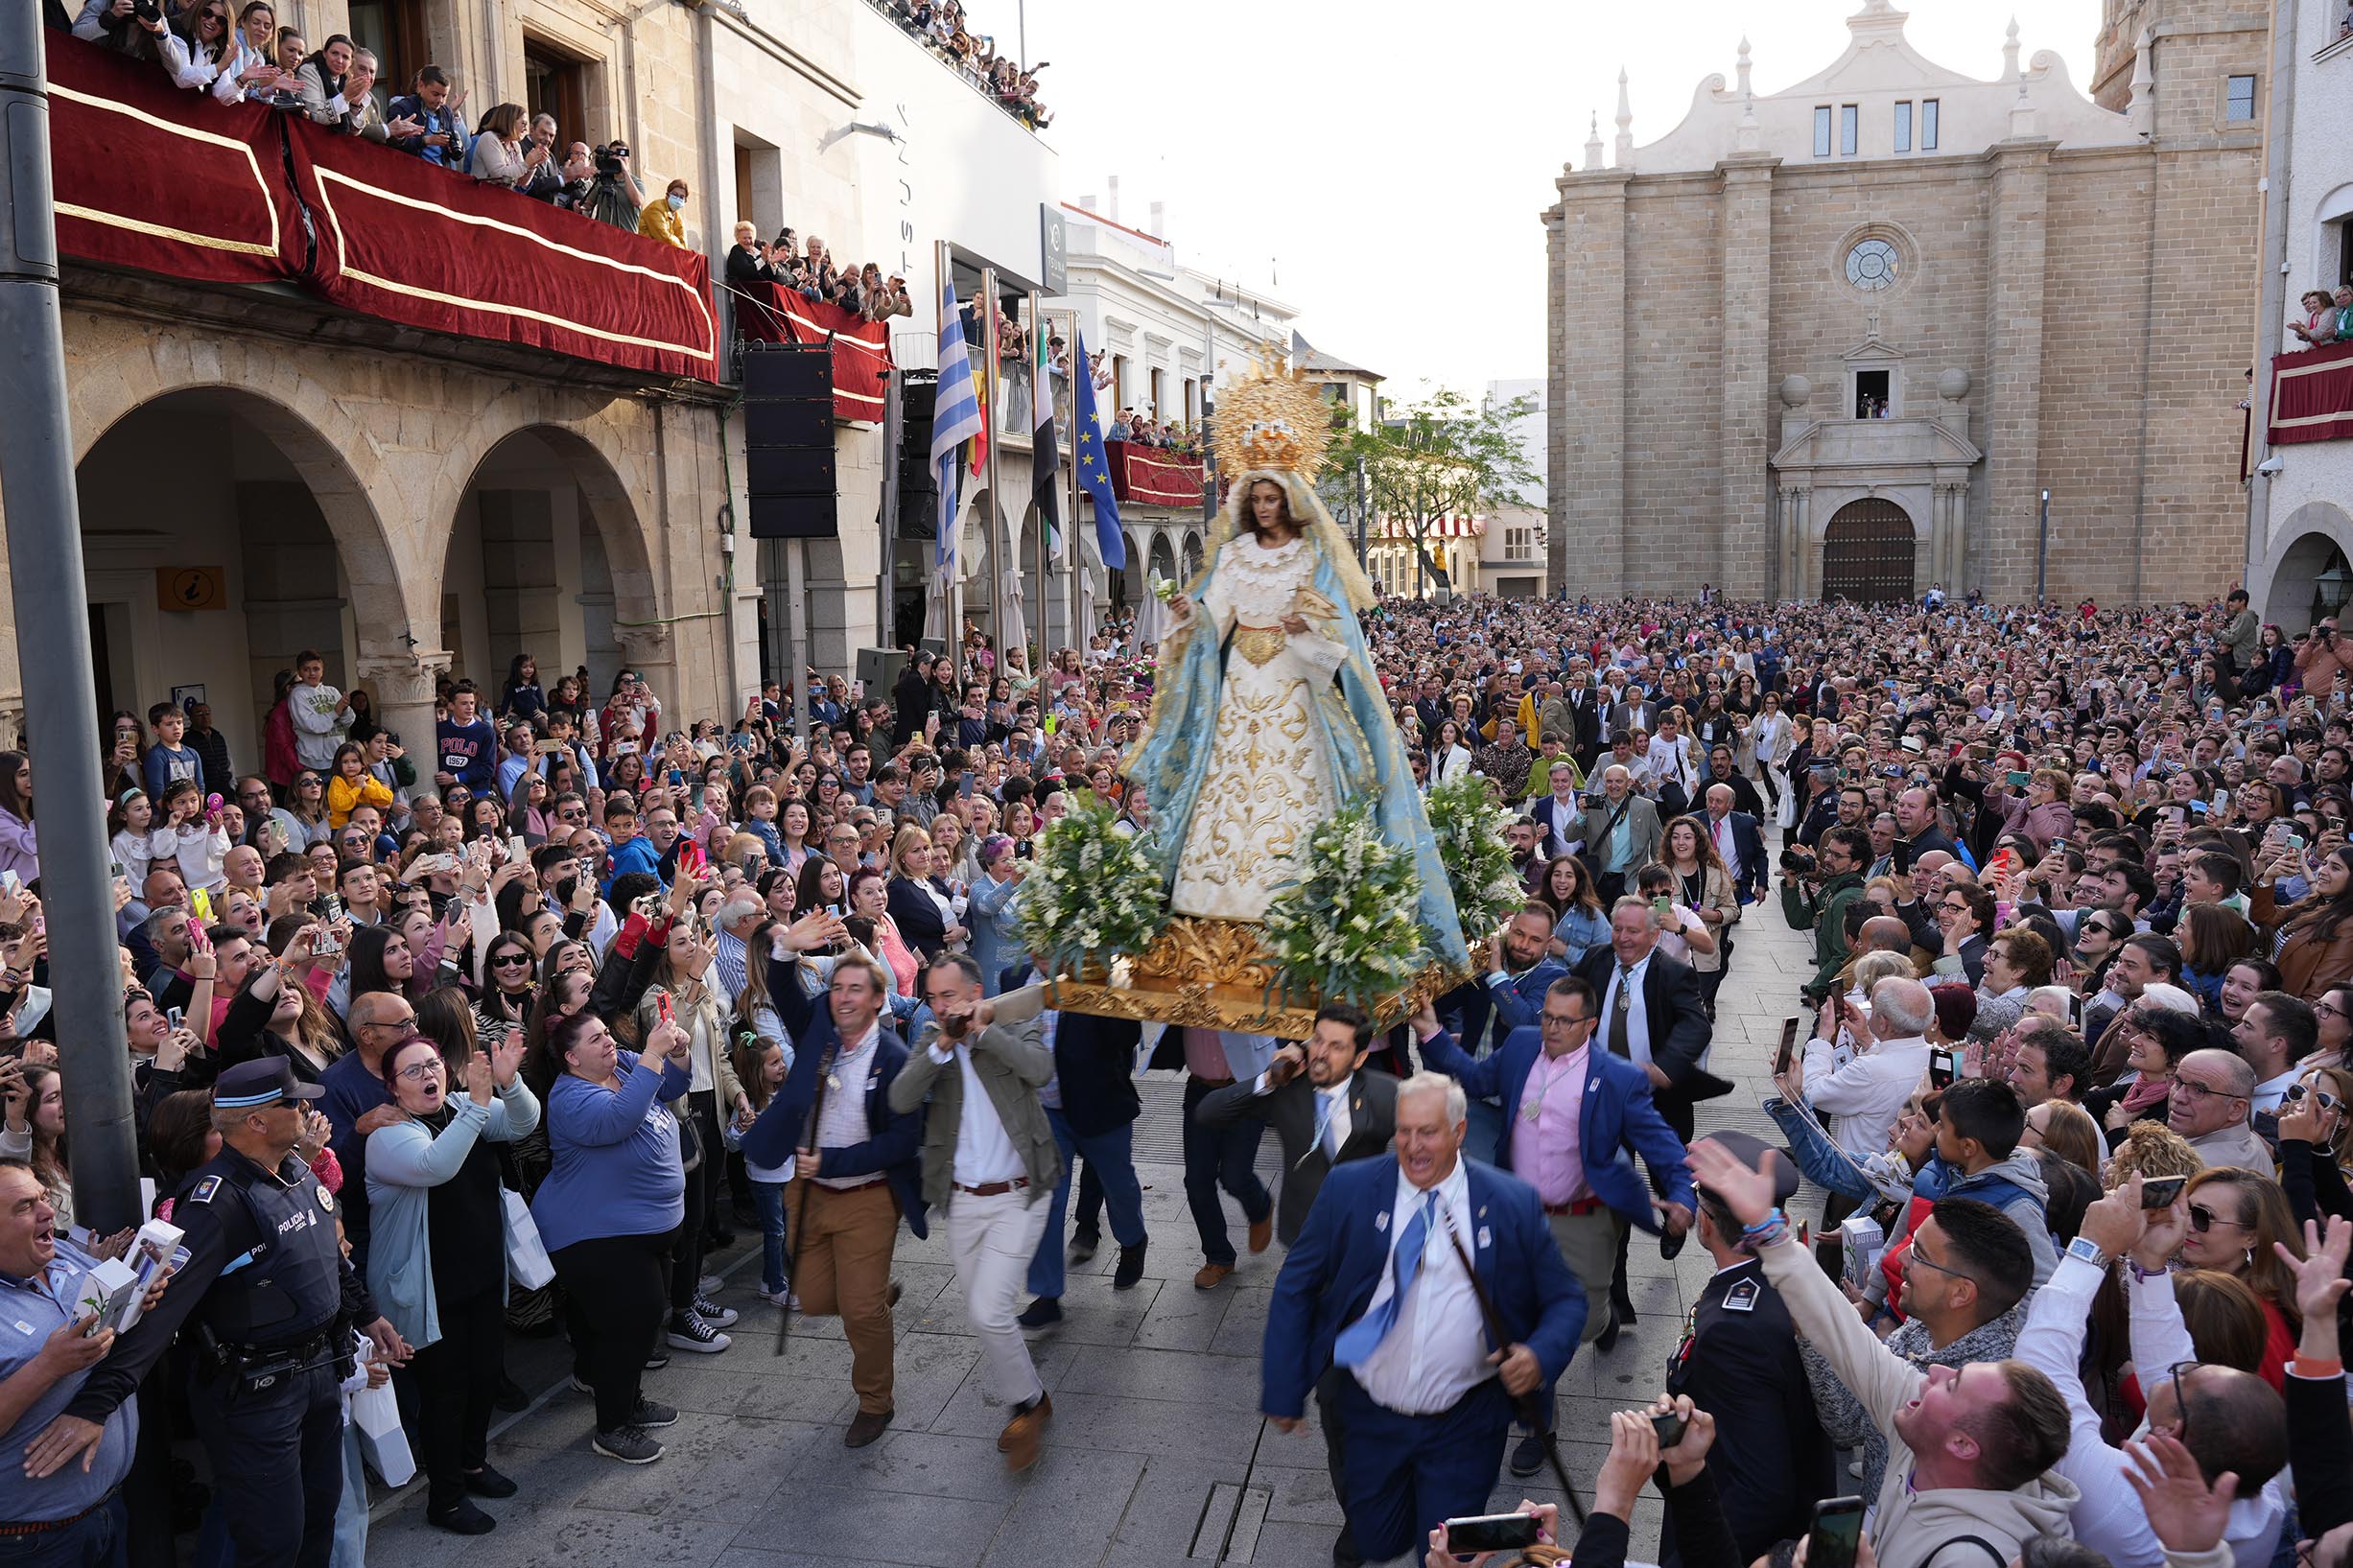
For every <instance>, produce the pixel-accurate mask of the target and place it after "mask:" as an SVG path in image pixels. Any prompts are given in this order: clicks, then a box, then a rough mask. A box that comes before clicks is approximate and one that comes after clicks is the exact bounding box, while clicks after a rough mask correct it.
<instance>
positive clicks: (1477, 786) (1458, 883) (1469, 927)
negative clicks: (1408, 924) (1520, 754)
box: [1426, 774, 1527, 947]
mask: <svg viewBox="0 0 2353 1568" xmlns="http://www.w3.org/2000/svg"><path fill="white" fill-rule="evenodd" d="M1426 804H1427V808H1428V812H1429V823H1430V836H1431V837H1432V838H1434V839H1435V840H1436V841H1437V844H1438V859H1439V863H1440V864H1442V865H1444V866H1445V867H1446V868H1447V887H1448V888H1449V889H1450V890H1451V891H1452V892H1453V894H1454V911H1455V913H1456V914H1457V915H1458V916H1460V917H1461V920H1462V927H1463V942H1464V944H1465V945H1466V946H1471V947H1475V946H1477V945H1478V944H1479V943H1481V942H1484V941H1486V940H1488V939H1489V938H1490V937H1493V936H1494V934H1495V930H1496V928H1497V927H1498V926H1500V925H1501V924H1503V923H1504V922H1505V921H1507V920H1509V919H1511V917H1512V916H1513V914H1514V913H1515V912H1517V911H1518V908H1519V906H1520V905H1521V904H1522V903H1524V902H1526V901H1527V894H1526V892H1525V890H1524V889H1522V888H1521V886H1520V883H1519V878H1518V874H1516V873H1515V872H1514V871H1513V870H1512V846H1511V843H1510V841H1509V840H1508V839H1506V838H1505V837H1504V836H1503V835H1504V830H1505V829H1506V828H1508V827H1510V826H1511V822H1512V813H1511V812H1509V811H1507V810H1505V809H1503V808H1502V807H1499V806H1497V805H1495V803H1494V797H1493V796H1492V795H1491V794H1490V793H1489V791H1488V787H1487V781H1486V780H1485V779H1482V778H1479V777H1477V776H1476V775H1468V774H1467V775H1465V776H1464V777H1462V778H1460V779H1456V780H1454V781H1453V782H1452V783H1451V784H1439V785H1437V786H1435V787H1434V788H1432V789H1431V790H1430V792H1429V796H1428V800H1427V803H1426Z"/></svg>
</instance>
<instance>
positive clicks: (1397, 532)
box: [1325, 386, 1543, 580]
mask: <svg viewBox="0 0 2353 1568" xmlns="http://www.w3.org/2000/svg"><path fill="white" fill-rule="evenodd" d="M1535 411H1536V400H1535V399H1534V398H1528V397H1516V398H1513V399H1511V400H1509V401H1508V402H1502V403H1492V402H1483V401H1473V400H1472V399H1471V398H1468V397H1465V396H1464V395H1463V394H1462V393H1460V392H1457V391H1454V390H1453V389H1451V388H1450V387H1444V386H1441V387H1438V388H1437V389H1435V390H1433V391H1431V392H1429V393H1428V394H1427V395H1426V396H1424V397H1423V398H1422V399H1421V400H1420V401H1418V402H1413V403H1395V404H1384V405H1383V406H1382V410H1381V417H1380V419H1379V421H1378V422H1377V423H1376V424H1373V425H1370V426H1365V427H1361V428H1358V427H1355V426H1354V425H1353V423H1352V422H1350V421H1349V420H1348V415H1347V410H1341V420H1342V423H1343V424H1344V425H1345V426H1346V427H1347V428H1345V429H1344V430H1343V431H1342V433H1341V434H1340V436H1339V438H1338V439H1337V440H1335V441H1334V442H1333V443H1332V449H1331V454H1330V458H1329V462H1328V463H1327V465H1326V468H1325V473H1326V475H1327V476H1329V477H1330V479H1331V480H1332V481H1333V482H1346V483H1348V484H1349V485H1350V487H1351V489H1352V490H1353V478H1351V476H1353V473H1354V470H1355V467H1356V464H1357V463H1358V462H1360V461H1361V462H1362V463H1363V464H1364V474H1365V489H1366V495H1367V498H1368V499H1369V500H1370V501H1371V503H1372V509H1373V514H1374V516H1375V517H1376V518H1377V519H1378V520H1379V522H1380V526H1381V527H1382V528H1383V530H1384V533H1383V537H1391V538H1394V537H1399V536H1402V537H1404V538H1405V539H1406V540H1408V541H1409V542H1410V543H1411V544H1412V545H1413V547H1414V549H1415V550H1417V551H1418V552H1420V554H1421V556H1422V559H1423V563H1424V566H1425V567H1427V568H1428V570H1429V571H1430V573H1432V575H1433V576H1434V577H1436V578H1438V579H1439V580H1444V573H1441V572H1440V571H1439V568H1438V563H1437V562H1436V561H1435V560H1434V559H1432V558H1431V555H1430V550H1429V541H1430V540H1431V539H1432V538H1433V537H1434V536H1435V535H1436V532H1437V530H1438V527H1439V526H1440V525H1441V524H1442V523H1443V522H1444V521H1445V520H1446V519H1447V518H1451V517H1473V516H1478V515H1482V514H1484V515H1487V516H1491V517H1492V516H1493V515H1494V513H1495V512H1497V511H1499V510H1501V509H1502V508H1504V507H1507V506H1524V505H1527V504H1528V500H1527V491H1528V487H1529V486H1531V485H1533V484H1536V483H1538V482H1539V481H1540V480H1541V479H1542V478H1543V476H1542V475H1541V474H1539V473H1538V472H1537V471H1536V469H1535V468H1534V466H1532V465H1531V464H1530V463H1529V461H1528V458H1527V455H1526V453H1525V452H1523V451H1522V450H1521V448H1520V445H1519V434H1518V423H1519V421H1521V420H1523V419H1525V418H1527V417H1528V416H1529V415H1530V414H1532V413H1534V412H1535Z"/></svg>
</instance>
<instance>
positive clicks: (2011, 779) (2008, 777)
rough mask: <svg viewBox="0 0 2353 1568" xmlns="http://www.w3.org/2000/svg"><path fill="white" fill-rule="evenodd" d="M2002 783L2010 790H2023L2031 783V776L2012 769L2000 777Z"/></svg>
mask: <svg viewBox="0 0 2353 1568" xmlns="http://www.w3.org/2000/svg"><path fill="white" fill-rule="evenodd" d="M2002 782H2003V783H2004V784H2008V785H2009V786H2010V787H2011V788H2012V789H2024V788H2025V787H2026V786H2027V785H2028V784H2030V783H2032V782H2033V776H2032V775H2030V774H2025V773H2020V772H2019V771H2018V770H2017V769H2016V768H2012V769H2011V770H2010V771H2009V772H2008V773H2005V774H2003V775H2002Z"/></svg>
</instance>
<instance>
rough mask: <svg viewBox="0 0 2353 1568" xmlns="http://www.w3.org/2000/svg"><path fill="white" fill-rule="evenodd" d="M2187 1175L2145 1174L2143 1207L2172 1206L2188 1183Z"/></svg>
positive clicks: (2142, 1183) (2142, 1190)
mask: <svg viewBox="0 0 2353 1568" xmlns="http://www.w3.org/2000/svg"><path fill="white" fill-rule="evenodd" d="M2189 1180H2190V1179H2189V1178H2188V1177H2186V1176H2144V1177H2142V1178H2141V1207H2143V1208H2171V1207H2173V1206H2174V1200H2175V1199H2177V1198H2178V1197H2180V1196H2181V1189H2182V1188H2183V1187H2184V1186H2185V1185H2187V1184H2188V1182H2189Z"/></svg>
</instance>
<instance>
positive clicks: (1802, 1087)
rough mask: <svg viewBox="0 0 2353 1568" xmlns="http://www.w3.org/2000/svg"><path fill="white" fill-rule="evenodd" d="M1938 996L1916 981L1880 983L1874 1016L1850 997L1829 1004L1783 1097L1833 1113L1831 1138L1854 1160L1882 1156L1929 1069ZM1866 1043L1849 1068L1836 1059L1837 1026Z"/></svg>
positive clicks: (1873, 992) (1873, 993)
mask: <svg viewBox="0 0 2353 1568" xmlns="http://www.w3.org/2000/svg"><path fill="white" fill-rule="evenodd" d="M1936 1016H1937V1004H1936V998H1935V997H1933V996H1931V995H1929V994H1928V988H1927V987H1926V986H1924V985H1922V984H1920V983H1919V982H1918V980H1906V979H1901V978H1897V979H1889V980H1882V981H1880V982H1879V983H1878V984H1877V985H1876V986H1873V987H1872V988H1871V1017H1870V1018H1863V1017H1862V1016H1861V1010H1860V1009H1858V1008H1857V1007H1856V1006H1855V1005H1854V1003H1853V1002H1851V1001H1849V1000H1848V999H1847V998H1846V997H1845V996H1838V997H1834V998H1832V999H1831V1000H1829V1001H1827V1002H1824V1004H1823V1007H1822V1011H1821V1013H1820V1014H1819V1015H1818V1016H1817V1021H1816V1024H1815V1028H1814V1038H1813V1039H1812V1040H1810V1041H1807V1042H1806V1046H1805V1055H1804V1057H1803V1059H1802V1060H1801V1061H1799V1062H1796V1063H1793V1064H1792V1070H1791V1071H1790V1072H1789V1073H1788V1074H1787V1075H1786V1079H1785V1083H1784V1087H1783V1094H1784V1097H1785V1098H1787V1099H1789V1101H1790V1103H1792V1104H1793V1105H1794V1104H1798V1103H1800V1102H1802V1103H1803V1104H1804V1105H1805V1106H1807V1107H1808V1108H1810V1109H1812V1110H1816V1111H1826V1112H1829V1113H1830V1138H1831V1141H1832V1142H1834V1143H1836V1144H1837V1145H1838V1146H1839V1147H1840V1148H1841V1149H1844V1150H1846V1151H1847V1153H1848V1154H1850V1155H1855V1156H1858V1157H1860V1156H1865V1155H1876V1154H1880V1153H1883V1152H1884V1151H1885V1150H1886V1148H1887V1146H1888V1133H1889V1131H1890V1130H1891V1129H1892V1128H1894V1125H1895V1118H1896V1116H1897V1114H1899V1113H1900V1112H1902V1111H1903V1108H1904V1102H1905V1101H1906V1100H1907V1099H1909V1098H1910V1097H1911V1094H1912V1091H1913V1090H1914V1089H1915V1088H1918V1087H1919V1082H1920V1079H1921V1078H1922V1077H1923V1076H1924V1075H1925V1074H1926V1073H1927V1071H1928V1025H1929V1023H1930V1022H1931V1021H1932V1020H1933V1019H1934V1018H1936ZM1842 1022H1844V1023H1845V1024H1846V1025H1847V1029H1848V1031H1849V1032H1850V1033H1851V1034H1852V1035H1853V1036H1854V1038H1855V1039H1857V1040H1868V1041H1869V1042H1868V1043H1867V1044H1865V1045H1864V1047H1863V1048H1862V1049H1861V1050H1859V1051H1857V1052H1856V1053H1855V1054H1854V1057H1853V1058H1852V1059H1851V1060H1850V1061H1848V1062H1847V1064H1846V1065H1843V1066H1841V1065H1835V1064H1834V1062H1833V1058H1834V1055H1835V1053H1836V1051H1837V1041H1838V1032H1839V1026H1840V1024H1841V1023H1842Z"/></svg>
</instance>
